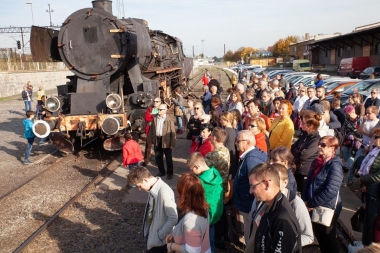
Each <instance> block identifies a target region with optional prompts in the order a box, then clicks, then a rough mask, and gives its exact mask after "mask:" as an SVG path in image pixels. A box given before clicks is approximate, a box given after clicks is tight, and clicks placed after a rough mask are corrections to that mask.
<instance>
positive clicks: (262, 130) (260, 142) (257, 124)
mask: <svg viewBox="0 0 380 253" xmlns="http://www.w3.org/2000/svg"><path fill="white" fill-rule="evenodd" d="M248 127H249V131H251V133H253V135H254V136H255V139H256V147H258V148H259V149H261V150H262V151H264V152H265V153H268V142H269V141H268V140H267V138H268V137H267V136H266V132H267V131H266V125H265V122H264V120H263V119H262V118H255V119H252V120H251V123H250V124H249V125H248Z"/></svg>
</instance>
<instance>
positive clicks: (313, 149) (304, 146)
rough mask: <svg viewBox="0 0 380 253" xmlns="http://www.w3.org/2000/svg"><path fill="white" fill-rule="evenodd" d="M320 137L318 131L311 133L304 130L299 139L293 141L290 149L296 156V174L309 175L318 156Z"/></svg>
mask: <svg viewBox="0 0 380 253" xmlns="http://www.w3.org/2000/svg"><path fill="white" fill-rule="evenodd" d="M320 139H321V137H320V136H319V133H318V131H314V132H312V133H311V134H307V133H306V132H305V131H302V133H301V135H300V137H299V138H298V140H297V141H296V142H295V143H293V145H292V147H291V149H290V151H291V152H292V155H293V156H294V163H295V165H296V172H295V174H300V175H304V176H307V174H308V173H309V170H310V165H311V163H312V162H313V160H314V159H315V158H317V157H318V142H319V140H320Z"/></svg>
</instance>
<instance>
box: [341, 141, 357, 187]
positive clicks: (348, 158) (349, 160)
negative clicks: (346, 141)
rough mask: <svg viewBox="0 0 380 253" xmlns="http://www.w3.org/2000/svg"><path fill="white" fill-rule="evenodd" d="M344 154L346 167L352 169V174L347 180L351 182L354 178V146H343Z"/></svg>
mask: <svg viewBox="0 0 380 253" xmlns="http://www.w3.org/2000/svg"><path fill="white" fill-rule="evenodd" d="M341 151H342V155H343V159H344V162H345V163H346V164H345V165H346V167H347V168H348V169H349V170H350V175H349V176H348V178H347V182H351V181H352V180H353V179H354V169H353V165H354V157H353V156H352V152H351V151H352V147H347V146H342V147H341Z"/></svg>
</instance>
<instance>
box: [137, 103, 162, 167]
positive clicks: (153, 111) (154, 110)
mask: <svg viewBox="0 0 380 253" xmlns="http://www.w3.org/2000/svg"><path fill="white" fill-rule="evenodd" d="M160 104H161V99H160V97H155V98H154V99H153V105H152V106H151V107H149V108H148V109H146V112H145V117H144V118H145V134H148V133H149V129H150V126H151V125H152V121H153V119H154V116H156V115H157V114H158V107H159V106H160ZM152 146H153V144H152V141H151V139H150V138H146V142H145V153H144V162H143V163H142V164H141V165H142V166H147V165H148V164H149V162H150V156H151V151H152Z"/></svg>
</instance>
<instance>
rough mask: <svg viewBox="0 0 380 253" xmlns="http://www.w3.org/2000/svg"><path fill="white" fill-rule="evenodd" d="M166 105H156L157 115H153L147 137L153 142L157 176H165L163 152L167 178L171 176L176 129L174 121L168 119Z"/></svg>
mask: <svg viewBox="0 0 380 253" xmlns="http://www.w3.org/2000/svg"><path fill="white" fill-rule="evenodd" d="M167 110H168V108H167V106H166V105H165V104H161V105H160V106H159V107H158V115H157V116H156V117H154V119H153V122H152V125H151V127H150V130H149V134H148V137H147V138H150V141H152V143H153V144H154V153H155V158H156V163H157V167H158V169H159V171H160V173H158V174H157V176H158V177H162V176H165V174H166V172H165V166H164V154H165V157H166V165H167V177H166V178H167V179H172V178H173V157H172V150H173V148H174V147H175V138H176V133H175V132H176V131H175V127H174V122H173V121H172V120H171V119H170V117H169V116H168V115H167V114H166V113H167Z"/></svg>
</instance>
